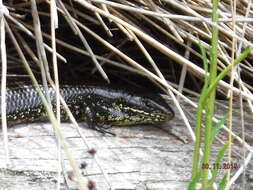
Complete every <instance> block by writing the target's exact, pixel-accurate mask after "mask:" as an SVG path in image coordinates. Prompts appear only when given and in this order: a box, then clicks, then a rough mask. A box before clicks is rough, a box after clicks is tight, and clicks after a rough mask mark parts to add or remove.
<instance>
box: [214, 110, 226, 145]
mask: <svg viewBox="0 0 253 190" xmlns="http://www.w3.org/2000/svg"><path fill="white" fill-rule="evenodd" d="M227 118H228V115H227V114H226V115H225V116H224V117H223V118H222V119H221V120H220V121H219V122H218V123H216V125H215V126H214V127H213V128H212V134H211V141H212V143H213V140H214V137H215V136H216V135H217V134H218V132H219V131H220V129H221V127H222V125H224V123H225V122H226V120H227Z"/></svg>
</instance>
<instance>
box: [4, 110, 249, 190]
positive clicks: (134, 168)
mask: <svg viewBox="0 0 253 190" xmlns="http://www.w3.org/2000/svg"><path fill="white" fill-rule="evenodd" d="M184 109H188V108H186V107H185V108H184ZM192 117H194V114H193V115H192ZM252 120H253V119H252V118H250V117H248V118H247V120H246V130H247V133H248V134H252ZM193 122H194V120H192V123H191V124H192V125H193ZM235 123H236V124H235V126H237V128H240V125H239V120H238V118H237V120H236V119H235ZM82 125H83V126H84V127H82V128H81V132H82V133H83V134H84V135H85V136H86V138H87V142H88V144H89V145H90V146H91V147H92V148H94V149H96V151H97V156H98V158H99V160H100V165H101V167H102V168H103V169H104V170H105V171H106V172H107V173H108V175H109V179H110V184H111V186H112V187H114V188H115V189H140V190H141V189H184V187H186V185H187V182H188V180H189V178H190V175H191V166H192V163H191V160H192V153H193V142H192V141H191V140H190V136H189V133H188V132H187V130H186V128H185V127H184V125H183V123H182V121H181V119H180V118H179V117H178V114H177V117H176V118H175V119H174V120H172V121H170V122H168V123H166V124H165V125H164V126H163V127H162V128H157V127H154V126H137V127H114V128H112V129H111V130H112V131H113V132H114V133H116V134H117V136H116V137H113V136H109V135H101V134H100V133H98V132H96V131H93V130H90V129H88V128H87V126H86V125H85V124H82ZM85 126H86V127H85ZM61 129H62V132H63V133H64V135H65V136H66V137H67V139H68V142H69V144H70V147H71V151H72V154H73V156H74V158H75V159H76V160H77V162H78V163H79V164H81V163H84V162H85V163H87V169H86V170H85V172H84V171H83V172H84V173H86V175H87V176H88V178H89V179H91V180H93V181H94V182H95V183H96V187H97V189H99V190H100V189H101V190H106V189H108V188H107V185H106V182H105V179H104V177H103V175H102V174H101V171H100V170H99V168H98V166H97V164H96V163H95V161H94V159H93V157H92V156H91V155H90V154H88V153H87V148H86V147H85V145H84V143H83V141H82V139H81V138H80V136H79V134H78V133H77V132H76V130H75V128H74V127H73V126H72V125H71V124H62V126H61ZM166 130H170V131H171V133H173V134H175V133H176V134H180V136H179V137H176V136H174V135H171V134H170V133H167V132H166ZM182 139H183V140H182ZM0 141H1V143H0V146H1V147H0V168H2V169H1V170H0V184H1V188H0V189H54V188H55V184H56V176H57V173H56V172H57V149H56V140H55V137H54V133H53V130H52V127H51V125H50V124H42V123H37V124H29V125H20V126H16V127H12V128H10V129H9V148H10V160H11V165H10V167H9V169H8V170H6V169H3V168H4V159H5V157H4V149H3V142H2V138H1V140H0ZM185 142H187V143H185ZM237 150H238V151H241V149H237ZM216 151H217V149H216V150H215V151H214V152H216ZM63 158H64V163H65V164H64V165H65V172H66V173H68V172H70V171H71V168H70V166H69V163H68V160H67V159H66V157H65V155H64V153H63ZM252 168H253V167H252V165H251V166H249V168H248V169H247V171H246V174H247V175H246V177H247V182H248V189H251V188H253V179H252V178H253V177H252V176H253V169H252ZM62 182H63V180H62ZM240 185H241V181H239V182H238V186H236V185H235V186H234V189H236V188H239V187H240ZM70 187H71V188H72V189H75V188H76V187H77V186H76V183H75V182H73V181H70ZM62 188H63V189H65V187H64V185H62Z"/></svg>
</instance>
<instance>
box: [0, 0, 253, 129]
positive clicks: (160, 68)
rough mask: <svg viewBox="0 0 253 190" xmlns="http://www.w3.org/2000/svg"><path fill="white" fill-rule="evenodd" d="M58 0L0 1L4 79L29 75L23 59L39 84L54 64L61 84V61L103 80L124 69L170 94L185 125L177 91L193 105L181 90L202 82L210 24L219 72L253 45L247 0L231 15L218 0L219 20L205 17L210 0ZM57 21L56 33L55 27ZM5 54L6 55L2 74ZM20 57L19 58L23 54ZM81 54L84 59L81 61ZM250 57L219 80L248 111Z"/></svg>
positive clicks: (252, 72)
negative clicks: (216, 37) (216, 39)
mask: <svg viewBox="0 0 253 190" xmlns="http://www.w3.org/2000/svg"><path fill="white" fill-rule="evenodd" d="M56 2H57V3H56V4H54V1H51V2H49V1H47V0H37V1H36V2H35V0H31V1H23V2H22V3H20V2H18V1H6V2H4V6H2V5H0V6H2V12H1V14H3V16H4V17H2V18H4V20H2V22H1V39H4V34H5V30H4V27H3V26H4V25H5V26H6V27H5V28H6V37H7V40H6V41H5V42H4V41H2V42H1V55H2V86H5V79H6V78H5V77H6V76H7V77H8V80H11V79H13V76H14V79H15V80H18V81H20V80H21V79H20V77H27V75H26V73H24V72H21V71H20V68H23V66H22V65H21V63H24V62H29V63H30V67H31V68H32V70H33V71H34V73H35V74H36V76H39V77H40V75H42V81H43V82H44V83H45V81H47V80H48V81H51V82H52V78H53V77H51V75H50V72H49V71H51V73H54V74H53V75H52V76H54V82H55V83H56V84H58V78H59V77H61V76H58V75H59V73H58V69H61V65H64V64H66V63H67V65H68V67H69V66H70V67H73V68H76V70H78V69H79V68H81V70H82V71H83V72H84V73H90V72H92V73H95V72H96V71H98V72H99V74H100V75H101V77H103V78H104V79H105V80H106V81H108V82H109V80H110V74H111V73H113V72H114V71H116V70H117V72H118V73H123V71H128V73H134V74H136V75H141V76H144V77H146V78H148V79H149V80H151V81H153V82H154V83H155V84H157V85H158V86H159V87H161V88H162V89H163V90H164V92H166V93H168V94H169V95H170V96H171V97H172V99H173V100H174V102H175V104H176V106H177V108H178V110H179V112H180V114H182V116H183V118H185V119H184V122H185V124H186V126H188V127H190V126H189V122H188V121H187V119H186V117H185V116H184V113H183V111H182V109H181V108H180V105H179V103H178V101H177V100H176V98H175V96H174V95H177V96H179V97H181V98H184V99H185V100H186V101H188V102H189V104H191V105H192V106H196V104H195V103H194V102H192V101H191V100H189V99H187V97H185V96H184V95H183V92H187V93H189V94H191V95H198V93H196V92H194V91H195V90H196V89H200V88H201V85H202V84H199V83H200V82H197V81H203V80H204V76H205V75H206V72H205V71H204V69H203V68H204V67H203V64H202V60H201V55H200V53H199V44H200V43H201V44H202V46H204V47H205V48H206V50H207V52H208V50H209V48H210V45H209V44H210V38H211V27H212V26H216V27H217V28H218V29H219V32H220V33H219V55H218V56H219V60H218V68H219V72H220V71H222V69H223V68H225V67H226V66H227V65H229V64H230V63H231V62H232V59H233V58H232V56H231V55H232V54H233V53H234V54H235V57H236V55H239V54H240V52H241V51H242V50H243V49H244V48H245V47H246V46H248V45H250V46H253V43H252V39H253V33H252V31H253V27H252V22H253V19H252V13H253V8H252V6H251V3H250V2H248V1H246V0H242V1H238V2H237V7H236V14H232V12H231V8H230V7H231V6H230V4H229V1H220V3H219V15H220V18H219V22H220V23H219V25H216V24H214V23H213V22H212V21H211V19H210V17H211V16H210V15H211V11H212V4H211V3H210V2H209V1H198V0H193V1H191V0H133V1H128V0H114V1H106V0H89V1H84V0H74V1H64V2H63V1H61V0H57V1H56ZM49 23H50V25H49ZM57 27H58V29H57V30H56V35H55V31H54V28H57ZM15 43H16V44H15ZM13 44H15V45H13ZM234 44H236V45H234ZM4 46H6V47H7V53H5V50H4V49H5V48H4ZM56 47H57V48H56ZM5 56H6V57H7V59H8V65H7V66H8V73H7V75H6V62H5ZM20 56H21V57H22V56H23V57H22V58H21V59H20ZM56 57H57V59H56ZM56 60H57V61H58V64H57V63H56ZM80 60H85V62H84V61H81V63H80ZM171 60H173V63H172V62H171ZM251 61H252V54H251V55H250V56H249V57H248V59H247V60H245V61H244V62H243V63H241V64H240V65H239V66H238V67H236V68H235V70H234V71H233V73H232V74H231V75H230V76H228V77H227V78H226V80H224V81H221V82H220V83H219V92H220V93H221V94H223V95H225V96H226V95H227V93H228V91H229V89H231V90H233V92H234V94H235V95H237V96H242V98H243V99H244V100H246V101H247V102H248V105H249V107H250V109H251V112H253V106H252V101H253V96H252V91H253V86H252V76H253V65H252V62H251ZM109 65H110V66H109ZM64 68H65V67H64ZM65 69H66V68H65ZM110 69H111V70H110ZM171 70H174V72H175V74H174V77H171V74H172V73H173V72H172V71H171ZM186 76H188V77H189V78H190V80H191V81H192V83H193V84H194V85H193V86H194V87H193V88H190V87H192V86H191V85H189V84H188V86H184V83H185V81H186ZM232 76H233V77H232ZM65 77H66V76H65ZM200 79H201V80H200ZM231 79H232V80H231ZM231 81H234V82H233V84H230V83H231ZM137 83H138V81H137ZM7 84H8V83H7ZM198 86H199V87H198ZM3 91H4V90H2V92H3Z"/></svg>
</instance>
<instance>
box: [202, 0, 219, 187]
mask: <svg viewBox="0 0 253 190" xmlns="http://www.w3.org/2000/svg"><path fill="white" fill-rule="evenodd" d="M218 2H219V1H218V0H213V10H212V20H213V21H214V22H218ZM218 34H219V31H218V29H217V28H216V27H214V26H213V27H212V41H211V55H210V77H209V81H208V82H209V85H208V86H210V84H211V83H212V81H214V80H215V78H216V75H217V54H218V53H217V50H218V40H219V38H218ZM215 98H216V91H215V90H213V91H211V92H210V95H209V97H208V104H206V106H205V108H206V109H205V110H206V122H205V144H204V155H203V164H209V162H210V153H211V141H212V140H211V136H212V124H213V121H212V119H213V115H214V106H215ZM201 176H202V189H207V187H208V170H207V169H203V170H202V175H201Z"/></svg>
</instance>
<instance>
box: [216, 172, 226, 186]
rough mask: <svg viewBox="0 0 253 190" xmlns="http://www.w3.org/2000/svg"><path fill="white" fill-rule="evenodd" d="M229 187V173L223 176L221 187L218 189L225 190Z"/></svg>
mask: <svg viewBox="0 0 253 190" xmlns="http://www.w3.org/2000/svg"><path fill="white" fill-rule="evenodd" d="M226 185H227V173H226V174H225V175H224V176H223V178H222V180H221V182H220V185H219V187H218V190H224V189H225V188H226Z"/></svg>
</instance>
